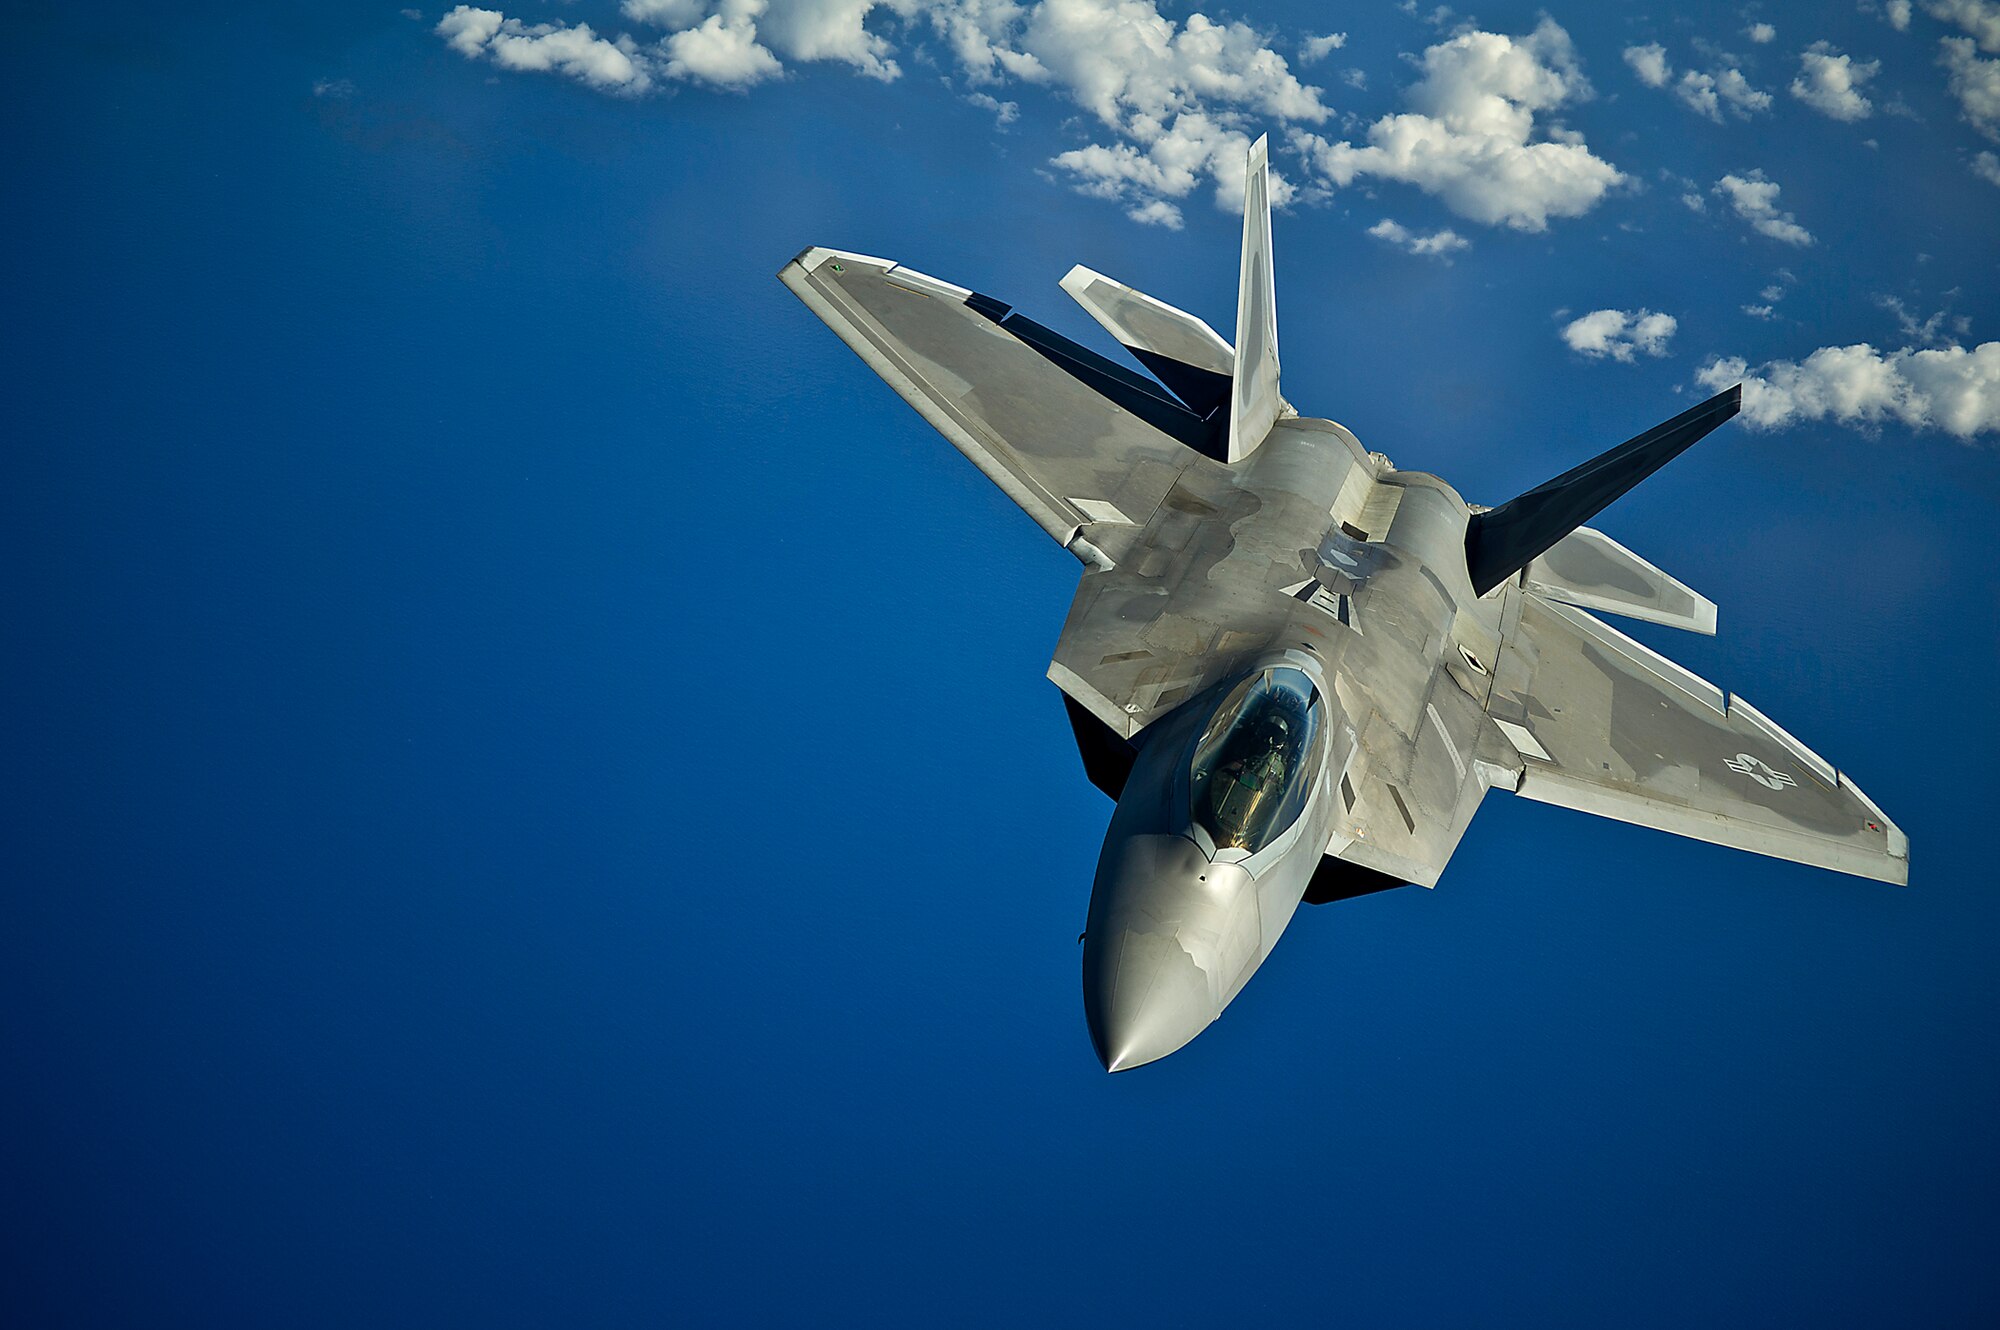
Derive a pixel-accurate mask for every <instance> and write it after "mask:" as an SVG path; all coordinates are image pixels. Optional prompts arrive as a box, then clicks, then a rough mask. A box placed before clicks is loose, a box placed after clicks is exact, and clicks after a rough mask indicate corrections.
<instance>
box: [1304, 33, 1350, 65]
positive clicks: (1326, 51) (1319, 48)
mask: <svg viewBox="0 0 2000 1330" xmlns="http://www.w3.org/2000/svg"><path fill="white" fill-rule="evenodd" d="M1345 45H1347V34H1346V33H1344V32H1329V33H1328V34H1327V35H1326V36H1324V37H1308V38H1306V39H1305V40H1304V41H1302V42H1300V43H1299V63H1300V64H1302V65H1309V64H1311V63H1313V62H1314V61H1315V60H1324V59H1326V58H1327V56H1329V55H1331V54H1332V53H1333V52H1335V51H1338V50H1339V49H1340V48H1341V47H1343V46H1345Z"/></svg>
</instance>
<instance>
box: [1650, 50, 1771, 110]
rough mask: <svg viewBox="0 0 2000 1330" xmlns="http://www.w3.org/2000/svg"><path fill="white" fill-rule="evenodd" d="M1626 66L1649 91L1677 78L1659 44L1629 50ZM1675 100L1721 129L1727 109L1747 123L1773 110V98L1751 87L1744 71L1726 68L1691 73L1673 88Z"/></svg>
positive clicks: (1687, 73) (1688, 72) (1686, 74)
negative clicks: (1750, 119)
mask: <svg viewBox="0 0 2000 1330" xmlns="http://www.w3.org/2000/svg"><path fill="white" fill-rule="evenodd" d="M1625 63H1626V64H1628V65H1630V66H1632V72H1633V73H1634V74H1636V75H1638V76H1639V82H1641V83H1643V84H1645V85H1646V86H1647V87H1649V88H1664V87H1666V86H1667V84H1668V83H1669V82H1671V81H1672V80H1673V77H1674V67H1673V65H1672V64H1671V63H1670V62H1669V61H1668V60H1667V48H1666V47H1664V46H1662V45H1660V44H1659V43H1658V42H1653V43H1650V44H1648V45H1646V46H1628V47H1626V48H1625ZM1674 96H1675V97H1676V98H1678V99H1679V100H1680V102H1681V104H1682V105H1683V106H1685V107H1687V108H1688V109H1689V110H1691V111H1693V112H1695V113H1696V114H1697V115H1703V116H1707V117H1708V118H1709V119H1710V120H1713V121H1714V122H1715V123H1716V124H1718V125H1719V124H1721V123H1722V111H1723V108H1724V107H1725V106H1726V107H1727V108H1728V109H1729V111H1730V112H1731V113H1732V114H1734V115H1737V116H1739V117H1741V118H1743V119H1746V120H1747V119H1749V117H1750V115H1751V113H1753V112H1756V111H1768V110H1770V109H1771V94H1770V93H1768V92H1763V91H1760V90H1758V89H1757V88H1755V87H1752V86H1751V84H1750V80H1749V79H1747V78H1745V77H1743V71H1742V70H1740V69H1737V68H1736V67H1735V66H1733V65H1726V64H1717V65H1716V66H1715V67H1714V68H1713V69H1711V70H1710V71H1709V72H1708V73H1706V74H1704V73H1701V72H1700V71H1699V70H1693V69H1690V70H1688V71H1687V72H1686V73H1684V74H1682V75H1681V77H1680V82H1679V83H1676V84H1674Z"/></svg>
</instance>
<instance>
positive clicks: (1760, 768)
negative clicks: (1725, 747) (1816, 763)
mask: <svg viewBox="0 0 2000 1330" xmlns="http://www.w3.org/2000/svg"><path fill="white" fill-rule="evenodd" d="M1723 765H1724V766H1726V767H1728V768H1729V769H1730V770H1731V771H1734V772H1737V773H1739V774H1741V775H1745V776H1748V777H1749V778H1750V779H1751V780H1754V781H1756V782H1757V783H1758V784H1759V785H1762V786H1763V787H1764V788H1766V789H1770V790H1782V789H1786V788H1788V787H1790V786H1793V785H1797V784H1798V782H1797V781H1796V780H1794V779H1792V777H1791V776H1789V775H1787V774H1786V773H1784V772H1782V771H1780V770H1778V769H1777V768H1776V767H1774V766H1772V765H1771V764H1770V763H1769V762H1766V761H1765V760H1764V759H1763V758H1761V757H1755V756H1753V755H1751V754H1749V753H1738V754H1737V755H1736V756H1735V757H1729V758H1724V759H1723Z"/></svg>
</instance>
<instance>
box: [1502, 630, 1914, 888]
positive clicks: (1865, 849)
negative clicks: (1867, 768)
mask: <svg viewBox="0 0 2000 1330" xmlns="http://www.w3.org/2000/svg"><path fill="white" fill-rule="evenodd" d="M1509 595H1510V597H1511V596H1518V597H1519V599H1518V602H1517V603H1518V607H1519V616H1520V617H1519V622H1518V624H1517V625H1516V626H1515V627H1514V628H1513V630H1512V631H1510V632H1508V633H1507V635H1506V645H1505V646H1504V647H1503V649H1502V653H1501V658H1500V660H1499V662H1498V664H1497V668H1496V670H1495V678H1494V686H1493V693H1492V700H1491V702H1490V703H1489V706H1488V713H1489V714H1490V715H1491V716H1492V718H1493V719H1494V721H1495V722H1497V723H1498V725H1499V727H1500V729H1501V730H1502V732H1503V733H1505V734H1506V735H1507V737H1508V738H1509V739H1510V740H1511V741H1512V742H1513V744H1514V747H1515V749H1516V750H1517V751H1518V752H1519V753H1520V755H1521V759H1522V761H1521V766H1522V770H1521V774H1520V784H1519V786H1518V788H1517V789H1516V793H1518V794H1523V795H1526V796H1527V797H1528V798H1530V799H1538V800H1541V801H1542V802H1544V803H1552V804H1561V805H1563V806H1564V807H1566V808H1576V809H1580V810H1582V811H1584V812H1587V813H1597V814H1599V815H1601V816H1604V817H1612V818H1617V819H1618V820H1620V821H1623V822H1634V823H1637V824H1639V825H1640V826H1647V827H1657V828H1659V829H1660V830H1662V831H1671V832H1675V833H1677V834H1679V835H1683V836H1692V837H1694V838H1696V839H1698V840H1706V841H1714V842H1716V843H1717V844H1720V845H1729V846H1734V847H1735V848H1737V849H1741V850H1750V851H1752V852H1754V853H1757V854H1768V855H1773V856H1775V857H1777V858H1780V859H1791V860H1795V861H1797V862H1799V863H1807V864H1817V865H1819V866H1820V867H1823V868H1831V869H1834V870H1836V871H1839V872H1843V873H1854V874H1858V875H1859V876H1862V877H1869V878H1875V879H1877V880H1878V881H1883V882H1894V883H1898V884H1902V883H1906V882H1908V881H1909V871H1910V863H1909V854H1910V848H1909V840H1908V838H1907V837H1905V836H1904V834H1903V833H1902V831H1901V830H1900V829H1898V828H1897V826H1896V824H1895V823H1893V822H1891V821H1890V820H1889V819H1888V818H1887V817H1885V816H1884V815H1883V813H1882V810H1881V809H1879V808H1877V807H1876V806H1875V804H1874V803H1873V802H1871V801H1870V800H1869V798H1868V797H1867V796H1866V795H1864V794H1863V793H1862V792H1861V791H1860V790H1859V789H1857V788H1855V786H1854V784H1853V782H1852V781H1850V780H1848V778H1847V777H1846V776H1844V775H1842V774H1841V773H1839V772H1837V771H1836V770H1834V768H1833V766H1832V765H1831V764H1829V763H1828V762H1826V761H1825V760H1824V759H1822V758H1821V757H1820V756H1819V755H1818V754H1816V753H1814V752H1813V751H1812V750H1811V749H1809V748H1807V747H1806V746H1805V745H1803V744H1801V743H1800V742H1799V741H1798V740H1796V739H1794V738H1792V736H1791V735H1789V734H1787V733H1785V731H1784V730H1782V729H1780V728H1778V726H1777V725H1775V724H1773V723H1772V722H1771V721H1770V720H1768V719H1766V718H1765V717H1764V716H1763V714H1762V713H1760V712H1758V711H1757V710H1756V709H1755V708H1753V707H1751V706H1750V705H1749V704H1748V703H1747V702H1744V701H1743V700H1742V699H1741V698H1737V697H1729V698H1727V699H1725V698H1724V695H1723V693H1722V690H1720V689H1718V688H1716V687H1715V686H1714V685H1713V684H1710V683H1708V682H1707V681H1706V680H1704V679H1700V678H1698V677H1696V676H1695V675H1693V674H1691V673H1689V672H1688V671H1686V670H1684V669H1682V668H1681V667H1680V666H1678V665H1676V664H1674V663H1673V662H1672V661H1670V660H1667V659H1666V658H1665V657H1663V656H1660V655H1657V654H1655V653H1654V652H1652V651H1650V650H1648V649H1647V648H1646V647H1644V646H1641V645H1640V644H1639V643H1637V642H1634V641H1633V640H1632V639H1630V638H1628V637H1626V636H1625V635H1624V634H1622V633H1620V632H1618V631H1617V630H1615V629H1613V628H1612V627H1610V626H1609V625H1608V624H1606V623H1604V622H1603V621H1601V620H1599V619H1597V618H1595V617H1594V616H1592V615H1590V614H1586V613H1585V612H1583V611H1582V610H1578V609H1574V608H1571V607H1570V606H1568V605H1561V604H1553V603H1550V602H1549V601H1546V600H1543V599H1542V598H1540V597H1539V596H1535V595H1532V594H1524V593H1520V592H1518V591H1512V592H1509Z"/></svg>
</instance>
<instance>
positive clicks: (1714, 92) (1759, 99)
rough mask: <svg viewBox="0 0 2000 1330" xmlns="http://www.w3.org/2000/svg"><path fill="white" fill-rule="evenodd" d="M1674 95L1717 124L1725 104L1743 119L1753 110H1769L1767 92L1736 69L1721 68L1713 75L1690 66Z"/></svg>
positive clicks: (1768, 95) (1747, 117)
mask: <svg viewBox="0 0 2000 1330" xmlns="http://www.w3.org/2000/svg"><path fill="white" fill-rule="evenodd" d="M1674 95H1675V96H1676V97H1678V98H1680V99H1681V102H1682V103H1683V104H1684V105H1685V106H1687V107H1688V109H1690V110H1692V111H1695V112H1698V113H1699V114H1701V115H1705V116H1707V117H1708V118H1709V119H1710V120H1713V121H1714V122H1715V123H1716V124H1718V125H1719V124H1721V123H1722V108H1723V107H1724V106H1725V105H1726V106H1727V107H1728V108H1729V110H1730V111H1731V113H1733V114H1735V115H1737V116H1739V117H1741V118H1743V119H1746V120H1747V119H1749V117H1750V114H1751V113H1752V112H1754V111H1768V110H1770V109H1771V94H1770V93H1768V92H1761V91H1759V90H1758V89H1756V88H1754V87H1752V86H1751V85H1750V80H1748V79H1746V78H1744V77H1743V71H1742V70H1740V69H1721V70H1718V71H1716V72H1715V73H1713V74H1700V73H1696V72H1695V71H1694V70H1692V69H1690V70H1689V71H1688V72H1687V73H1685V74H1683V75H1681V81H1680V83H1679V84H1678V85H1677V86H1676V87H1675V88H1674Z"/></svg>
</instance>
